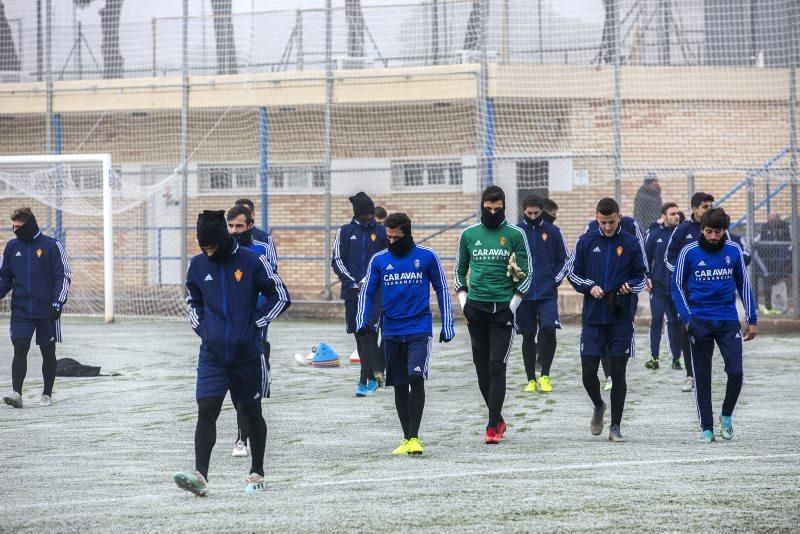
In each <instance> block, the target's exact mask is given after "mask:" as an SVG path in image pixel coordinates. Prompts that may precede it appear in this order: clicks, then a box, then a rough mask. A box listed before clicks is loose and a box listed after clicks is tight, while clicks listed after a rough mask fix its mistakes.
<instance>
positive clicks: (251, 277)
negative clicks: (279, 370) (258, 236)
mask: <svg viewBox="0 0 800 534" xmlns="http://www.w3.org/2000/svg"><path fill="white" fill-rule="evenodd" d="M233 242H234V245H233V249H232V250H231V253H230V256H229V257H227V258H225V260H223V261H222V262H219V263H215V262H212V261H210V260H209V258H208V256H206V255H205V254H198V255H197V256H195V257H193V258H192V259H191V261H190V263H189V269H188V272H187V274H186V289H187V290H188V293H189V294H188V296H187V297H186V303H187V308H188V310H189V322H190V323H191V325H192V328H193V329H194V331H195V332H196V333H197V335H198V336H200V339H201V340H202V343H201V345H200V355H201V357H202V356H204V357H210V358H214V359H217V360H220V361H222V362H224V363H230V362H233V361H237V360H245V359H248V358H251V357H255V356H258V355H260V354H261V352H262V351H263V346H262V343H261V333H260V329H261V328H263V327H265V326H267V325H268V324H269V323H270V322H271V321H273V320H275V319H276V318H277V317H278V316H279V315H280V314H282V313H283V312H284V311H286V309H287V308H288V307H289V305H290V304H291V301H290V299H289V292H288V291H287V290H286V286H285V285H284V283H283V281H282V280H281V279H280V277H278V275H277V274H276V273H275V271H273V270H272V267H271V266H270V265H269V262H268V261H267V259H266V258H265V257H264V256H263V255H261V254H258V253H257V252H253V251H251V250H248V249H246V248H244V247H241V246H239V244H238V243H236V242H235V240H234V241H233ZM259 295H263V296H264V297H266V300H265V302H264V303H263V305H262V306H261V307H259V306H258V297H259Z"/></svg>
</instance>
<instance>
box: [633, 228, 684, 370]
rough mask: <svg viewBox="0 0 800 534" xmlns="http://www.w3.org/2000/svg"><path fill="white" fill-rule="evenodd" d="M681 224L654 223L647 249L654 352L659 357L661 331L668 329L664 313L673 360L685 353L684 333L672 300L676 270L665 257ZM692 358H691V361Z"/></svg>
mask: <svg viewBox="0 0 800 534" xmlns="http://www.w3.org/2000/svg"><path fill="white" fill-rule="evenodd" d="M676 228H677V226H662V225H660V224H658V223H653V224H651V225H650V228H649V229H648V230H647V239H646V240H645V247H644V248H645V252H646V253H647V267H648V269H649V271H650V282H651V283H652V285H653V289H652V291H651V292H650V355H651V356H652V357H653V358H658V356H659V352H660V346H661V333H662V331H663V328H664V316H665V315H666V316H667V336H668V339H669V348H670V352H671V354H672V357H673V359H675V358H679V357H680V355H681V344H682V335H683V334H682V332H681V324H680V321H679V320H678V312H677V310H676V309H675V305H674V304H673V302H672V286H671V279H672V273H671V272H670V271H669V269H667V265H666V263H665V262H664V256H665V255H666V252H667V245H668V244H669V239H670V237H671V236H672V232H674V231H675V229H676ZM687 361H688V360H687Z"/></svg>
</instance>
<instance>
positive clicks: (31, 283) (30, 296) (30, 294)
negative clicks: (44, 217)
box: [25, 243, 33, 319]
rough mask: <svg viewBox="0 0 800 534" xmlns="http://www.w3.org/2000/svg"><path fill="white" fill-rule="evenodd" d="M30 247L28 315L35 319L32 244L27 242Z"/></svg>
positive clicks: (26, 244) (28, 255)
mask: <svg viewBox="0 0 800 534" xmlns="http://www.w3.org/2000/svg"><path fill="white" fill-rule="evenodd" d="M25 246H26V247H28V254H27V257H28V317H29V318H30V319H33V282H32V281H31V245H30V243H25Z"/></svg>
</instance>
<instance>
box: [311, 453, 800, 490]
mask: <svg viewBox="0 0 800 534" xmlns="http://www.w3.org/2000/svg"><path fill="white" fill-rule="evenodd" d="M778 458H800V452H795V453H783V454H759V455H749V456H716V457H713V458H697V459H690V460H687V459H684V458H681V459H664V460H629V461H622V462H597V463H584V464H566V465H555V466H553V465H548V466H547V470H548V471H572V470H577V469H581V470H589V471H591V470H595V469H607V468H615V467H616V468H618V467H630V466H648V465H672V464H702V463H715V462H732V461H736V462H739V461H750V460H768V459H778ZM412 461H413V460H412ZM541 469H542V468H541V466H539V467H528V468H521V469H520V468H505V469H492V470H485V471H459V472H455V473H433V474H429V475H425V474H416V475H407V476H398V477H384V478H363V479H358V478H356V479H348V480H331V481H326V482H307V483H301V484H298V485H297V486H296V487H300V488H319V487H324V486H344V485H347V486H349V485H353V484H364V483H367V482H369V483H372V484H375V483H379V482H419V481H424V480H440V479H447V478H462V477H484V476H497V475H514V474H520V473H534V472H537V471H541Z"/></svg>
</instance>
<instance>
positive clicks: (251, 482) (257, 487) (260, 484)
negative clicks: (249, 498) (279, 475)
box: [244, 473, 267, 493]
mask: <svg viewBox="0 0 800 534" xmlns="http://www.w3.org/2000/svg"><path fill="white" fill-rule="evenodd" d="M244 481H245V482H247V485H246V486H245V487H244V491H246V492H247V493H253V492H255V491H266V489H267V483H266V482H265V481H264V477H262V476H261V475H259V474H258V473H250V474H249V475H247V478H245V479H244Z"/></svg>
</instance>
